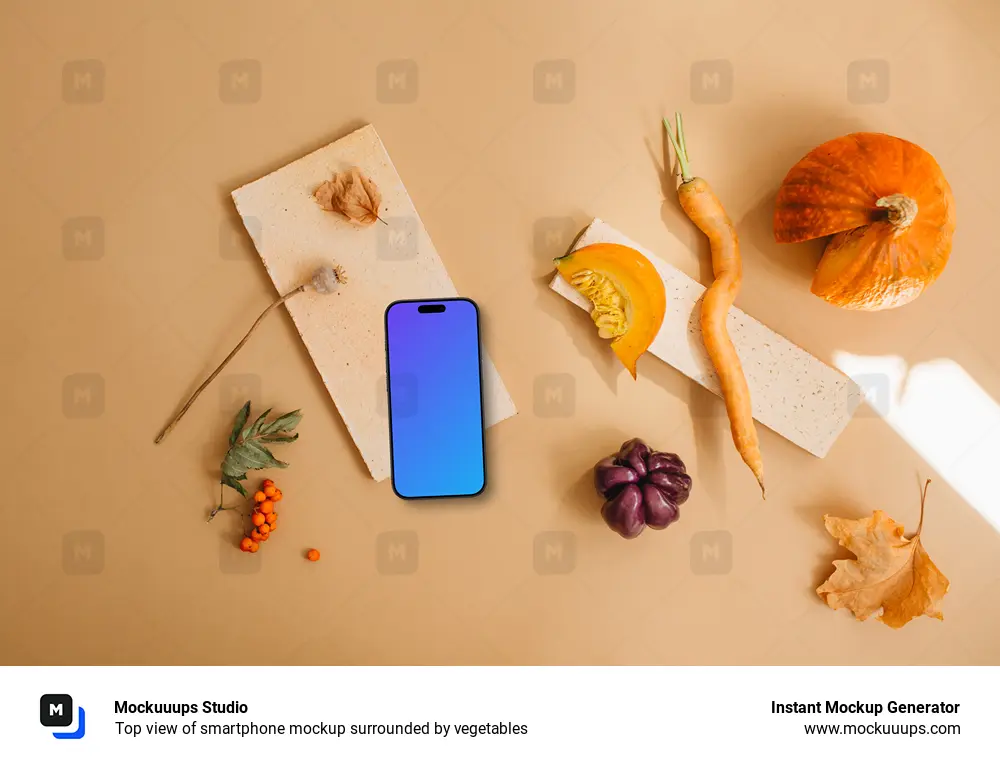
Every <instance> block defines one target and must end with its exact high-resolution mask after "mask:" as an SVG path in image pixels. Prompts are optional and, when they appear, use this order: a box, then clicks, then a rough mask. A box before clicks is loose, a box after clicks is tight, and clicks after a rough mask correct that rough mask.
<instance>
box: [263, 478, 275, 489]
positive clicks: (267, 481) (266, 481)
mask: <svg viewBox="0 0 1000 766" xmlns="http://www.w3.org/2000/svg"><path fill="white" fill-rule="evenodd" d="M260 486H262V487H265V488H267V487H273V486H274V482H273V481H271V480H270V479H264V481H262V482H261V483H260Z"/></svg>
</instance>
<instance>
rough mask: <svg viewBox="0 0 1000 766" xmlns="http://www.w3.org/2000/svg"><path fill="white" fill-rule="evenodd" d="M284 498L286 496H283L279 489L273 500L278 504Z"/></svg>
mask: <svg viewBox="0 0 1000 766" xmlns="http://www.w3.org/2000/svg"><path fill="white" fill-rule="evenodd" d="M282 497H284V495H282V494H281V490H280V489H279V490H278V491H277V492H275V493H274V496H273V497H272V498H271V500H273V501H274V502H278V501H279V500H281V498H282Z"/></svg>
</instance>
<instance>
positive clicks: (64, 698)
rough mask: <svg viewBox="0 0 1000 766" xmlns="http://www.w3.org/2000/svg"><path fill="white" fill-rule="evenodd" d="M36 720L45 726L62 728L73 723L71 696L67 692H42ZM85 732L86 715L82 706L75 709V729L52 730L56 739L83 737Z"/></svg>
mask: <svg viewBox="0 0 1000 766" xmlns="http://www.w3.org/2000/svg"><path fill="white" fill-rule="evenodd" d="M38 720H39V721H40V722H41V724H42V726H45V727H46V728H58V729H64V728H66V727H68V726H72V725H73V698H72V697H71V696H69V695H68V694H43V695H42V698H41V700H40V701H39V711H38ZM86 733H87V716H86V713H85V712H84V710H83V708H82V707H78V708H77V709H76V730H75V731H54V732H52V736H53V737H55V738H56V739H83V735H84V734H86Z"/></svg>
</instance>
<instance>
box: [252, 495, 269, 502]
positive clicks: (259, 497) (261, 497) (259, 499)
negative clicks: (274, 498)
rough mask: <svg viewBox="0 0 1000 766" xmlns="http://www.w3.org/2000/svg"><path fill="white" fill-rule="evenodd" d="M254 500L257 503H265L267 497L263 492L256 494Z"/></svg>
mask: <svg viewBox="0 0 1000 766" xmlns="http://www.w3.org/2000/svg"><path fill="white" fill-rule="evenodd" d="M253 499H254V502H255V503H263V502H264V501H265V500H267V495H265V494H264V493H263V492H254V493H253Z"/></svg>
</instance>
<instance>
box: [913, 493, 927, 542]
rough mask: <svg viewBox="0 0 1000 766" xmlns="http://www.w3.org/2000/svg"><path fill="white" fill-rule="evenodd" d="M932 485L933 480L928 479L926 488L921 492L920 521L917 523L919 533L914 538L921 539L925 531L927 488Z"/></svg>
mask: <svg viewBox="0 0 1000 766" xmlns="http://www.w3.org/2000/svg"><path fill="white" fill-rule="evenodd" d="M930 485H931V480H930V479H928V480H927V481H925V482H924V488H923V489H922V490H921V492H920V521H919V522H917V533H916V534H915V535H914V537H915V538H916V537H920V533H921V532H922V531H923V530H924V504H925V503H926V502H927V488H928V487H929V486H930Z"/></svg>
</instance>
